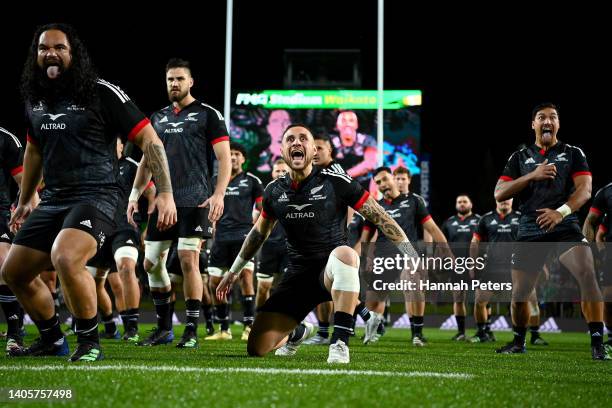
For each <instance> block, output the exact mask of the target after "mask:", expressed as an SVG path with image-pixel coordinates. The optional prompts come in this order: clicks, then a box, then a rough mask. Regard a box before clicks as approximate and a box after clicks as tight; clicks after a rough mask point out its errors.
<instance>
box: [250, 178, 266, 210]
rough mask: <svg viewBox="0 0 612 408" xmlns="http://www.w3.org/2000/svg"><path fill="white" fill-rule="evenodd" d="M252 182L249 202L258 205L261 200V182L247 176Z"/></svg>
mask: <svg viewBox="0 0 612 408" xmlns="http://www.w3.org/2000/svg"><path fill="white" fill-rule="evenodd" d="M249 175H250V176H251V179H252V181H253V188H252V189H251V200H252V201H253V202H254V203H260V202H262V200H263V186H262V185H261V180H260V179H259V178H257V177H255V176H253V175H252V174H249Z"/></svg>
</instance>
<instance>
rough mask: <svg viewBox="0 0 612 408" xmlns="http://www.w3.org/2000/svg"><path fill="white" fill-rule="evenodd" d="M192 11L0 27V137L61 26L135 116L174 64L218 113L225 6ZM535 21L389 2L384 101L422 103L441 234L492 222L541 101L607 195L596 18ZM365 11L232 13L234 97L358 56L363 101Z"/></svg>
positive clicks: (39, 19) (54, 9) (106, 10)
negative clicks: (297, 57)
mask: <svg viewBox="0 0 612 408" xmlns="http://www.w3.org/2000/svg"><path fill="white" fill-rule="evenodd" d="M201 3H202V4H203V5H204V6H205V7H203V6H202V4H201V5H197V4H198V3H184V2H183V3H173V2H171V3H159V4H157V5H153V4H152V3H151V4H149V5H147V6H146V7H145V6H144V5H143V6H142V7H139V8H137V7H136V6H134V8H133V9H126V6H125V4H114V3H108V2H103V3H97V4H93V3H91V4H88V5H87V9H85V8H83V7H84V6H83V5H84V4H85V3H82V5H81V6H58V5H56V4H55V3H43V4H41V5H38V4H32V5H30V6H29V7H28V9H21V10H20V9H17V10H16V11H14V12H10V13H3V14H5V20H6V21H5V22H6V23H7V24H4V25H3V26H2V27H0V34H1V38H2V39H3V50H2V53H1V55H2V59H1V63H0V72H1V74H2V79H3V82H2V84H3V85H2V95H3V97H2V98H1V101H2V102H1V105H0V112H1V113H0V125H1V126H3V127H5V128H8V129H9V130H12V131H14V132H16V133H17V134H18V135H19V136H20V137H23V133H24V129H23V126H22V117H23V110H22V109H23V108H22V104H21V101H20V98H19V93H18V90H17V87H18V82H19V77H20V75H21V69H22V66H23V62H24V61H25V58H26V53H27V49H28V47H29V44H30V42H31V39H32V35H33V32H34V30H35V27H36V26H38V25H39V24H43V23H47V22H53V21H61V22H68V23H71V24H73V25H74V26H75V27H76V28H77V30H78V32H79V33H80V35H81V37H82V38H83V40H84V41H85V43H86V45H87V47H88V49H89V52H90V54H91V56H92V59H93V61H94V63H95V64H96V65H97V67H98V69H99V71H100V73H101V76H102V77H103V78H104V79H106V80H108V81H111V82H114V83H116V84H118V85H120V86H121V87H122V88H123V89H124V91H126V92H127V93H128V95H130V97H131V98H132V99H133V100H135V101H136V103H137V104H138V105H139V107H140V108H141V109H142V110H143V111H144V112H145V113H147V114H150V113H152V112H153V111H155V110H157V109H159V108H161V107H162V106H165V104H167V99H166V93H165V83H164V65H165V62H166V61H167V60H168V58H170V57H173V56H180V57H183V58H186V59H189V60H191V61H192V64H193V71H194V72H193V73H194V76H195V79H196V86H195V89H194V90H193V94H194V95H195V96H196V97H198V98H199V99H202V100H205V101H206V102H208V103H210V104H211V105H213V106H215V107H217V108H218V109H219V110H223V87H224V61H225V60H224V58H225V2H224V1H207V2H201ZM545 7H546V8H545V9H541V10H539V9H536V8H535V7H533V6H532V7H530V8H529V9H527V8H525V9H524V10H517V9H513V10H508V9H499V10H491V9H488V8H486V9H483V8H478V7H476V6H474V8H473V9H470V8H469V6H461V8H449V6H442V5H440V6H439V9H438V10H434V11H433V12H432V11H423V10H420V9H417V8H415V7H414V5H413V4H411V3H410V2H403V1H387V4H386V13H385V16H386V18H385V88H387V89H422V90H423V109H422V114H423V116H422V135H423V138H422V143H423V145H422V147H423V151H424V152H429V153H431V155H432V163H431V166H432V195H431V201H432V202H431V205H432V210H433V213H434V215H435V216H436V220H437V221H438V222H439V223H441V222H442V221H443V219H444V218H446V217H448V216H450V215H451V214H452V213H453V212H454V198H455V196H456V195H457V194H458V193H462V192H465V193H468V194H470V195H472V196H473V197H474V202H475V203H474V204H475V206H474V210H475V211H476V212H478V213H481V214H482V213H485V212H487V211H489V210H491V209H492V208H493V205H494V202H493V198H492V191H493V187H494V184H495V181H496V180H497V177H498V176H499V174H500V172H501V170H502V168H503V166H504V164H505V162H506V160H507V158H508V156H509V155H510V153H511V152H512V151H514V150H515V149H516V148H517V146H518V145H519V144H521V143H532V142H533V139H534V136H533V133H532V131H531V129H530V125H531V123H530V121H531V117H530V114H531V109H532V107H533V106H534V105H535V104H537V103H539V102H542V101H553V102H555V103H557V104H558V105H559V106H560V107H561V113H560V118H561V131H560V134H559V138H560V139H561V140H563V141H566V142H569V143H571V144H576V145H578V146H580V147H582V148H583V149H584V151H585V153H586V154H587V157H588V159H589V164H590V166H591V168H592V171H593V186H594V191H593V193H595V191H596V190H597V189H598V188H599V187H601V186H603V185H605V184H607V183H608V182H610V181H611V180H610V179H611V178H612V177H610V175H611V174H610V171H609V168H610V164H609V162H607V160H608V156H609V150H608V148H607V145H608V143H607V138H608V122H609V113H608V111H609V107H608V102H607V100H606V97H607V95H609V92H610V81H609V76H610V73H612V69H611V68H612V66H611V65H612V64H610V62H608V61H609V59H610V57H609V55H606V54H608V53H609V50H610V45H609V43H608V41H607V40H606V39H607V38H609V36H608V35H607V33H606V30H605V27H606V24H605V22H604V21H603V18H604V17H603V15H602V13H601V10H599V11H598V10H596V9H594V10H578V9H577V8H576V7H575V6H572V8H570V9H568V10H564V11H565V12H569V13H566V14H565V15H562V14H561V13H559V10H558V5H554V6H553V5H552V4H547V5H545ZM553 7H554V9H553ZM376 10H377V9H376V1H344V0H342V1H318V0H317V1H308V2H300V3H298V2H295V3H294V2H254V1H248V0H236V1H235V2H234V39H233V41H234V52H233V76H232V88H233V89H235V90H247V89H248V90H251V89H264V88H267V89H282V87H283V74H284V71H283V50H284V49H287V48H357V49H360V50H361V59H362V76H363V88H364V89H375V87H376ZM600 19H601V20H602V21H600ZM8 23H10V25H9V24H8ZM332 69H333V67H332Z"/></svg>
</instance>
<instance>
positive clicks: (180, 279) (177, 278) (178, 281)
mask: <svg viewBox="0 0 612 408" xmlns="http://www.w3.org/2000/svg"><path fill="white" fill-rule="evenodd" d="M170 282H172V283H174V284H176V285H178V284H181V283H183V275H177V274H175V273H171V274H170Z"/></svg>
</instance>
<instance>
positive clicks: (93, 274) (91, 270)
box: [85, 266, 98, 279]
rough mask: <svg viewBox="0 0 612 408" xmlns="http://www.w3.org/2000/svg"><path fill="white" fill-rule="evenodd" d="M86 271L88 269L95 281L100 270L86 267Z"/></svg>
mask: <svg viewBox="0 0 612 408" xmlns="http://www.w3.org/2000/svg"><path fill="white" fill-rule="evenodd" d="M85 269H87V272H89V273H90V275H91V276H92V277H93V278H94V279H95V278H96V272H97V271H98V268H96V267H95V266H86V267H85Z"/></svg>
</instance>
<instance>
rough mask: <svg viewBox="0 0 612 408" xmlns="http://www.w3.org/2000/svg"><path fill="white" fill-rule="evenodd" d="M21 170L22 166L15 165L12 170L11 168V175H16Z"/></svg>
mask: <svg viewBox="0 0 612 408" xmlns="http://www.w3.org/2000/svg"><path fill="white" fill-rule="evenodd" d="M22 171H23V166H17V167H15V168H14V169H13V170H11V176H16V175H17V174H19V173H21V172H22Z"/></svg>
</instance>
